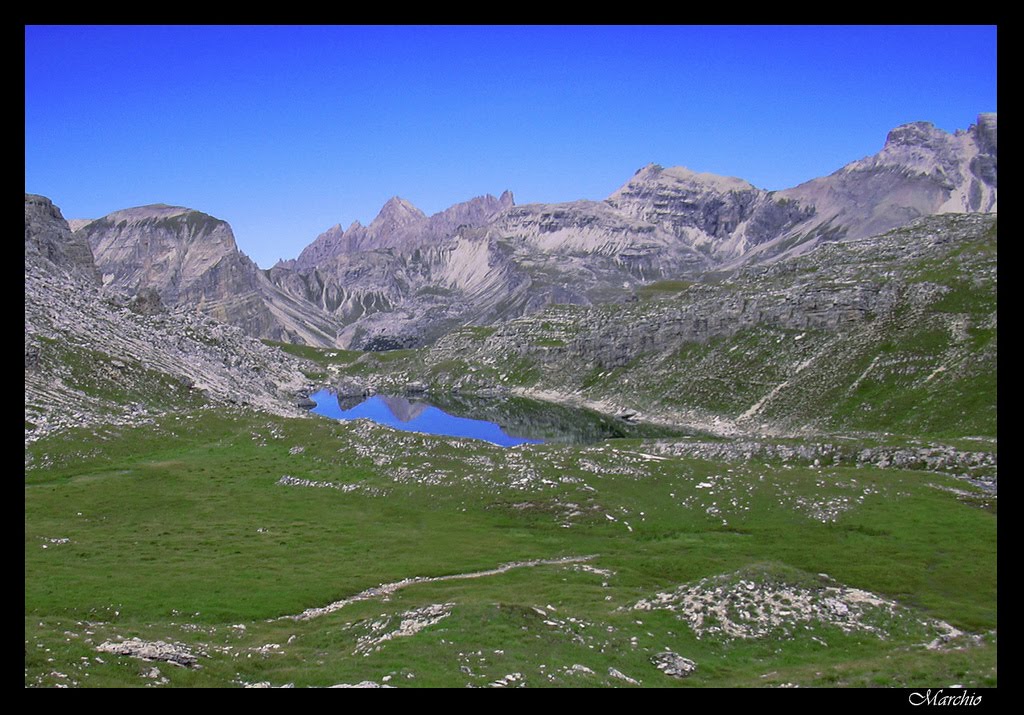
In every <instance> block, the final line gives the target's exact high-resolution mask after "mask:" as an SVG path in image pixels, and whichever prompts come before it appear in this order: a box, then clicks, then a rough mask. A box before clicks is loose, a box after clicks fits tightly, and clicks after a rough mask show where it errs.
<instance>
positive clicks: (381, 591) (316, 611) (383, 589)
mask: <svg viewBox="0 0 1024 715" xmlns="http://www.w3.org/2000/svg"><path fill="white" fill-rule="evenodd" d="M596 557H597V555H596V554H594V555H591V556H564V557H562V558H558V559H534V560H532V561H513V562H511V563H507V564H502V565H501V566H498V567H497V568H493V569H487V570H486V571H470V572H468V573H456V574H449V575H448V576H413V577H411V578H404V579H402V580H401V581H393V582H391V583H384V584H381V585H380V586H375V587H373V588H368V589H366V590H365V591H362V592H360V593H357V594H356V595H354V596H349V597H348V598H343V599H341V600H340V601H335V602H334V603H329V604H327V605H326V606H322V607H320V608H307V609H306V610H305V611H303V612H302V613H300V614H298V615H295V616H280V617H279V618H277V619H276V620H283V619H286V618H290V619H291V620H293V621H308V620H309V619H311V618H316V617H318V616H325V615H327V614H328V613H334V612H335V611H338V610H340V609H342V608H344V607H345V606H347V605H349V604H350V603H356V602H358V601H368V600H370V599H371V598H381V597H386V596H390V595H391V594H393V593H394V592H395V591H398V590H400V589H403V588H405V587H406V586H414V585H416V584H418V583H435V582H438V581H457V580H461V579H467V578H482V577H484V576H496V575H497V574H501V573H505V572H506V571H511V570H512V569H519V568H529V567H533V566H548V565H555V564H572V563H580V562H583V561H590V560H591V559H594V558H596Z"/></svg>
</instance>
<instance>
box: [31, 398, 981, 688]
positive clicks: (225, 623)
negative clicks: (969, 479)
mask: <svg viewBox="0 0 1024 715" xmlns="http://www.w3.org/2000/svg"><path fill="white" fill-rule="evenodd" d="M86 446H87V448H86ZM295 446H302V447H303V451H302V452H301V453H299V454H291V453H290V449H291V448H292V447H295ZM29 450H30V452H31V453H32V457H33V459H32V463H33V464H34V465H37V466H35V467H34V468H32V469H30V470H28V472H27V473H26V483H25V516H26V518H25V600H26V651H27V655H26V684H28V685H53V684H56V683H58V682H60V681H61V679H60V678H58V677H56V676H53V675H52V673H54V672H57V673H63V674H65V675H67V676H68V680H74V681H75V682H76V683H77V684H78V685H97V686H98V685H107V686H143V685H145V684H147V683H152V682H153V681H152V680H151V679H148V678H145V677H142V676H143V675H144V674H145V673H146V672H148V671H149V669H150V668H152V667H153V665H154V664H153V663H145V662H143V661H140V660H136V659H133V658H130V657H127V656H113V655H109V654H99V653H97V652H96V651H95V646H96V645H98V644H99V643H101V642H103V641H104V640H107V639H117V638H126V637H131V636H138V637H141V638H144V639H146V640H165V641H176V642H182V643H187V644H192V647H193V648H195V649H197V650H201V651H203V652H205V653H207V656H206V657H203V658H201V662H202V665H203V668H202V669H201V670H194V669H181V668H174V667H173V666H167V665H164V664H159V663H157V664H156V665H158V666H159V669H160V671H161V673H162V674H163V676H165V677H167V678H169V680H170V683H168V685H172V686H207V685H231V684H232V683H237V682H238V681H241V680H244V681H247V682H255V681H258V680H269V681H270V682H272V683H273V684H275V685H281V684H284V683H289V682H290V683H294V684H295V685H296V686H297V687H302V686H306V685H321V686H322V685H330V684H334V683H338V682H358V681H359V680H364V679H372V680H376V681H378V682H379V681H380V680H381V678H383V677H385V676H388V675H390V676H391V682H392V684H396V685H399V686H405V687H415V686H420V687H422V686H451V687H462V686H465V685H466V684H474V685H486V684H487V683H488V682H492V681H494V680H497V679H499V678H502V677H504V676H506V675H508V674H509V673H515V672H518V673H521V675H522V678H523V679H524V680H525V681H526V683H527V685H529V686H531V687H544V686H568V685H591V686H606V685H625V683H624V682H622V681H618V680H615V679H614V678H611V677H610V676H609V674H608V670H609V668H616V669H617V670H619V671H621V672H623V673H626V674H627V675H629V676H631V677H634V678H637V679H638V680H641V681H642V684H643V685H644V686H651V685H653V686H673V685H686V686H737V685H740V686H751V685H753V686H759V685H765V684H770V683H781V682H799V683H801V684H805V685H832V684H848V685H900V686H914V687H923V686H926V685H927V686H933V685H943V684H948V683H949V682H954V681H956V682H961V681H966V683H967V684H968V685H985V684H994V683H995V664H994V663H995V661H994V658H995V656H994V644H993V643H992V641H993V639H994V636H992V635H991V634H990V632H991V631H993V630H994V629H995V628H996V605H995V600H996V599H995V596H996V578H995V553H996V549H995V524H996V516H995V513H994V511H992V510H988V509H986V508H979V503H980V502H981V501H984V500H983V499H981V498H980V497H979V498H978V500H964V499H961V498H957V497H956V496H955V495H953V494H951V493H949V492H946V491H942V490H939V489H936V488H934V487H932V486H930V484H940V485H943V484H945V485H956V486H957V487H958V488H961V489H962V488H964V485H963V484H962V483H958V482H955V481H954V480H950V479H946V478H943V477H940V476H937V475H935V474H930V473H917V472H901V471H892V470H888V471H886V470H877V469H872V468H860V469H856V468H852V467H826V468H823V469H821V470H819V469H814V468H812V467H809V466H794V465H782V464H771V463H763V462H758V461H757V460H753V461H750V462H743V463H736V464H720V463H715V462H708V461H703V460H695V459H683V458H670V459H665V460H649V459H645V458H642V457H638V456H636V455H637V453H643V452H644V451H645V447H644V445H643V444H642V443H641V442H639V441H636V440H625V441H617V442H614V443H604V444H600V445H592V446H555V445H540V446H536V447H530V448H521V449H516V450H502V449H499V448H496V447H488V446H478V447H476V448H473V449H469V448H467V446H466V445H464V444H461V445H460V444H459V443H457V442H451V441H448V440H445V439H441V438H428V437H420V436H417V435H410V434H406V435H398V434H396V433H393V432H391V431H389V430H387V429H385V428H374V427H363V426H359V425H352V424H337V423H333V422H331V421H329V420H325V419H295V420H285V419H280V418H272V417H266V416H251V415H247V414H246V413H244V412H240V411H236V412H232V413H229V414H218V413H215V412H212V411H203V412H199V413H195V414H194V415H193V416H188V417H186V416H184V415H179V416H178V417H177V418H175V417H169V418H166V419H165V420H163V421H162V422H161V423H160V424H158V425H156V426H152V427H146V428H111V429H107V430H103V431H100V430H95V431H89V430H83V431H79V432H69V433H64V434H62V435H57V436H54V437H50V438H46V439H43V440H40V441H39V442H37V443H35V444H33V445H32V446H31V447H30V448H29ZM284 474H288V475H291V476H294V477H298V478H305V479H313V480H322V481H330V482H333V483H336V484H356V485H360V487H361V488H360V489H359V490H356V491H350V492H344V491H341V490H337V489H315V488H301V487H284V486H279V485H277V484H276V482H277V480H278V479H279V478H280V477H281V476H282V475H284ZM527 477H528V479H527V481H525V482H524V481H522V480H523V479H524V478H527ZM706 484H712V485H713V486H712V487H704V486H700V485H706ZM843 498H846V499H848V500H850V502H851V504H852V505H851V507H850V508H849V509H846V510H845V511H842V512H841V513H840V514H839V515H838V516H837V517H836V518H835V520H834V521H828V522H825V523H823V522H822V521H820V520H819V519H816V518H814V516H813V514H812V512H813V504H815V503H824V504H828V503H838V501H837V500H841V499H843ZM715 505H717V508H718V509H720V512H717V513H716V512H715V511H714V509H710V508H711V507H714V506H715ZM809 505H811V506H809ZM709 509H710V510H709ZM573 511H576V512H579V513H578V514H577V515H575V516H572V517H568V516H567V514H568V513H570V512H573ZM608 516H611V517H614V520H613V519H609V518H608ZM567 519H568V521H567ZM723 520H725V522H726V523H723ZM565 523H568V524H570V526H569V527H568V528H566V527H565V526H563V524H565ZM627 524H628V527H627ZM630 529H631V530H630ZM65 538H66V539H70V541H69V542H67V543H56V542H52V541H49V540H50V539H65ZM44 545H45V546H47V548H45V549H44V548H42V547H43V546H44ZM586 555H594V557H595V558H594V559H593V560H592V561H591V562H589V565H590V566H593V567H596V568H601V569H610V570H612V571H614V574H611V575H603V574H597V573H592V572H588V571H586V570H580V569H574V568H572V567H568V566H553V565H549V566H537V567H533V568H521V569H517V570H512V571H509V572H507V573H503V574H499V575H494V576H487V577H483V578H477V579H463V580H452V581H444V582H436V583H422V584H418V585H412V586H409V587H407V588H405V589H403V590H400V591H397V592H395V593H394V594H393V595H392V596H391V598H390V599H388V600H386V601H385V600H381V599H370V600H366V601H362V602H358V603H353V604H351V605H350V606H347V607H346V608H344V609H342V610H340V611H338V612H336V613H333V614H331V615H328V616H323V617H321V618H319V619H315V620H312V621H308V622H295V621H291V620H274V621H268V620H267V619H272V618H276V617H279V616H282V615H286V614H294V613H299V612H301V611H302V610H303V609H305V608H308V607H311V606H322V605H325V604H327V603H330V602H331V601H334V600H336V599H339V598H342V597H345V596H351V595H354V594H356V593H358V592H360V591H362V590H364V589H367V588H369V587H372V586H375V585H377V584H380V583H385V582H391V581H397V580H399V579H403V578H408V577H411V576H443V575H450V574H458V573H464V572H472V571H479V570H485V569H490V568H494V567H496V566H498V565H500V564H502V563H507V562H510V561H514V560H521V559H538V558H553V557H559V556H586ZM744 569H746V570H747V573H749V572H750V571H749V570H750V569H755V570H756V569H761V570H762V571H761V572H762V573H764V574H765V577H766V578H769V577H770V578H783V579H785V580H788V581H790V582H794V583H807V582H808V579H810V580H811V581H813V580H814V579H815V578H817V577H816V576H815V575H816V574H818V573H827V574H829V575H830V576H831V577H832V578H834V579H835V580H836V581H837V582H840V583H844V584H849V585H851V586H855V587H857V588H862V589H866V590H869V591H872V592H874V593H877V594H880V595H883V596H885V597H886V598H890V599H895V600H897V601H898V602H899V603H901V604H902V605H903V606H905V607H906V608H908V609H910V611H909V612H911V613H913V614H917V615H919V616H920V617H921V618H941V619H943V620H946V621H948V622H950V623H951V624H953V625H955V626H956V627H958V628H961V629H964V630H966V631H969V632H971V633H976V634H981V635H982V636H983V641H984V643H983V644H982V645H978V646H973V647H970V648H966V649H963V650H960V651H955V652H948V653H946V652H936V653H933V652H929V651H924V650H923V649H921V648H920V647H919V646H918V645H916V644H919V643H920V642H922V639H923V638H924V637H925V635H926V634H924V633H923V632H922V631H921V629H920V628H918V627H916V626H913V625H908V626H907V627H906V628H897V629H896V630H894V631H893V633H892V635H891V637H890V638H888V639H886V640H881V639H879V638H877V637H875V636H874V635H870V634H865V633H852V634H844V633H842V632H840V631H838V629H836V628H835V627H832V626H825V625H813V624H812V625H813V627H812V628H811V629H810V630H808V631H800V632H799V633H797V634H795V635H794V636H793V637H792V638H781V637H772V638H769V639H761V640H753V641H732V642H723V641H720V640H716V639H699V638H697V637H696V636H695V634H694V633H693V632H692V631H691V630H690V628H689V627H688V626H687V624H686V623H685V622H684V621H682V620H680V619H678V618H677V617H676V616H675V615H674V614H672V613H669V612H665V611H651V612H640V611H632V610H628V607H629V606H630V605H631V604H633V603H635V602H636V601H637V600H639V599H640V598H650V597H651V596H652V595H653V594H654V593H656V592H658V591H660V590H665V589H671V588H674V587H675V586H678V585H680V584H684V583H692V582H694V581H696V580H699V579H701V578H705V577H710V576H716V575H720V574H729V573H732V572H736V571H739V570H744ZM439 603H447V604H452V605H451V607H450V608H451V611H450V615H449V616H448V617H446V618H445V619H443V620H441V621H440V622H438V623H437V624H436V625H434V626H430V627H428V628H426V629H425V630H423V631H421V632H420V633H418V634H417V635H415V636H412V637H407V638H393V639H391V640H386V641H382V642H380V643H379V644H378V645H379V646H380V647H379V650H371V651H370V652H369V654H368V655H362V654H358V655H354V654H353V653H354V650H355V649H356V647H357V645H358V644H359V643H360V642H361V641H360V640H359V639H360V637H365V636H366V635H368V634H371V632H373V630H374V628H375V626H374V624H375V623H376V624H378V625H379V624H380V623H385V622H390V623H392V625H391V626H390V627H389V628H391V629H392V630H393V629H394V627H396V626H397V623H398V621H399V620H400V618H399V616H400V614H401V613H403V612H405V611H408V610H410V609H413V608H417V607H420V606H424V605H427V604H439ZM549 606H550V607H551V608H550V609H549V608H548V607H549ZM538 608H539V609H541V610H544V611H545V612H546V613H547V614H548V615H547V616H541V615H539V614H538V612H537V611H536V610H535V609H538ZM623 608H625V609H626V610H623ZM545 620H547V621H549V622H550V623H545V622H544V621H545ZM636 621H641V622H642V623H640V624H638V623H636ZM239 624H241V625H245V626H246V628H245V629H244V630H242V629H238V628H234V627H233V626H236V625H239ZM551 624H554V625H551ZM385 630H386V629H385ZM648 633H650V634H651V635H648ZM811 636H815V637H818V638H820V639H822V640H824V641H826V642H827V643H828V647H827V648H826V647H823V646H821V645H820V643H818V642H817V641H815V640H813V639H812V638H811ZM633 638H636V639H637V640H636V641H635V645H634V641H632V640H631V639H633ZM289 639H291V642H289ZM90 641H91V642H90ZM268 643H273V644H278V645H279V648H278V649H275V650H277V651H280V653H279V654H278V653H271V654H264V653H259V652H258V651H256V650H255V649H256V648H258V647H260V646H265V645H266V644H268ZM665 647H670V648H671V649H672V650H674V651H675V652H678V653H680V654H681V655H684V656H685V657H689V658H692V659H694V660H696V661H697V662H698V664H699V670H698V672H697V673H696V674H695V675H694V676H692V677H691V678H689V679H687V680H685V681H676V680H673V679H670V678H668V677H667V676H664V675H663V674H662V673H660V672H659V671H657V670H656V669H655V668H654V666H653V665H652V663H651V662H650V657H651V656H652V655H653V654H654V653H656V652H658V651H660V650H662V649H663V648H665ZM47 649H49V650H47ZM218 649H219V650H218ZM225 649H226V650H225ZM97 656H100V657H101V660H103V661H104V662H103V663H99V662H96V661H95V658H96V657H97ZM49 658H53V660H52V661H50V660H48V659H49ZM83 658H84V659H86V660H83ZM85 662H88V663H89V664H88V665H83V663H85ZM574 663H579V664H582V665H585V666H587V667H588V668H590V669H591V670H592V671H593V674H587V673H575V674H573V673H569V672H566V668H568V667H569V666H571V665H573V664H574ZM542 665H543V666H544V667H543V668H542V667H541V666H542ZM464 668H467V669H468V672H467V671H466V670H464ZM409 674H412V675H413V677H412V678H409V677H407V676H408V675H409ZM765 674H771V675H768V676H767V677H762V676H764V675H765ZM950 678H952V680H951V679H950Z"/></svg>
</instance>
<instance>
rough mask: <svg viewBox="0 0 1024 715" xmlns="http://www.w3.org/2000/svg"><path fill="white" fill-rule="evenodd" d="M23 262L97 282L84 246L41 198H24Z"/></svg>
mask: <svg viewBox="0 0 1024 715" xmlns="http://www.w3.org/2000/svg"><path fill="white" fill-rule="evenodd" d="M25 261H26V263H29V262H31V263H35V264H39V263H40V262H42V263H45V264H49V265H50V266H51V267H55V268H57V269H60V270H62V271H68V272H71V273H75V274H77V275H80V276H83V277H84V278H86V279H87V280H89V281H90V282H95V283H98V282H99V273H98V272H97V271H96V264H95V262H94V261H93V255H92V250H91V249H90V248H89V244H88V242H87V241H85V240H84V239H82V238H81V237H80V236H76V235H74V234H72V232H71V229H70V228H69V227H68V224H67V222H66V221H65V220H64V217H63V216H62V215H61V212H60V209H59V208H57V207H56V206H54V205H53V202H52V201H50V199H48V198H46V197H45V196H37V195H35V194H25Z"/></svg>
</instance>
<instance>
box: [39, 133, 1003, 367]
mask: <svg viewBox="0 0 1024 715" xmlns="http://www.w3.org/2000/svg"><path fill="white" fill-rule="evenodd" d="M996 138H997V126H996V115H995V114H981V115H979V117H978V120H977V123H976V124H974V125H972V126H971V127H970V128H968V129H967V130H960V131H957V132H955V133H953V134H950V133H947V132H945V131H942V130H941V129H938V128H936V127H935V126H933V125H932V124H930V123H927V122H914V123H911V124H906V125H903V126H900V127H897V128H895V129H893V130H892V131H891V132H890V133H889V135H888V137H887V138H886V141H885V145H884V146H883V147H882V149H881V150H880V151H879V152H878V153H877V154H875V155H873V156H869V157H866V158H863V159H860V160H857V161H854V162H852V163H850V164H848V165H846V166H844V167H842V168H841V169H839V170H838V171H836V172H834V173H832V174H830V175H828V176H825V177H820V178H817V179H813V180H811V181H808V182H806V183H803V184H801V185H799V186H796V187H793V188H790V189H785V190H782V191H765V190H763V189H759V188H757V187H755V186H753V185H752V184H750V183H749V182H747V181H744V180H742V179H739V178H733V177H725V176H718V175H713V174H705V173H698V172H694V171H691V170H689V169H686V168H684V167H671V168H663V167H661V166H659V165H656V164H649V165H647V166H644V167H642V168H641V169H639V170H638V171H637V172H636V173H635V174H634V176H633V177H631V178H630V179H629V180H628V181H626V182H625V183H624V184H623V185H622V187H621V188H619V189H618V190H617V191H615V192H614V193H612V194H611V196H609V197H608V198H606V199H605V200H602V201H589V200H580V201H572V202H566V203H558V204H526V205H516V204H515V202H514V199H513V196H512V194H511V192H509V191H506V192H504V193H503V194H501V196H500V197H497V198H496V197H494V196H491V195H485V196H479V197H476V198H474V199H471V200H469V201H466V202H463V203H460V204H456V205H454V206H452V207H450V208H448V209H445V210H444V211H441V212H439V213H436V214H434V215H432V216H427V215H426V214H424V213H423V212H422V211H421V210H419V209H418V208H416V207H415V206H413V205H412V204H411V203H409V202H408V201H406V200H404V199H401V198H399V197H397V196H396V197H393V198H391V199H390V200H388V202H387V203H386V204H385V205H384V206H383V207H382V209H381V211H380V213H379V214H378V215H377V217H376V218H374V219H373V221H371V222H370V224H369V225H366V226H363V225H362V224H360V223H359V222H355V223H353V224H352V225H350V226H349V227H348V228H347V229H343V228H342V227H341V226H340V225H336V226H333V227H331V228H328V229H327V230H326V231H324V232H323V233H322V234H320V235H319V236H318V237H316V238H315V239H314V240H313V241H312V242H311V243H310V244H309V245H308V246H307V247H306V248H305V249H303V250H302V252H301V253H300V254H299V256H298V257H297V258H295V259H292V260H288V261H280V262H278V263H277V264H276V265H275V266H273V267H272V268H270V269H266V270H262V269H260V268H259V267H258V266H256V264H255V263H254V262H253V261H252V260H250V259H249V258H248V257H247V256H245V255H244V254H243V253H242V252H241V251H240V250H239V249H238V246H237V244H236V242H235V238H234V235H233V233H232V230H231V227H230V226H229V225H228V224H227V223H226V222H225V221H222V220H220V219H216V218H214V217H212V216H209V215H207V214H205V213H202V212H200V211H196V210H193V209H188V208H183V207H174V206H167V205H163V204H157V205H150V206H143V207H138V208H131V209H125V210H121V211H115V212H114V213H111V214H108V215H107V216H104V217H102V218H99V219H95V220H84V219H75V220H72V221H71V222H69V225H70V226H71V227H73V228H74V231H73V237H74V242H75V243H74V245H75V246H77V248H75V249H73V252H75V251H77V252H78V254H81V253H82V250H81V248H82V246H83V245H87V246H88V247H89V249H90V250H91V252H92V254H93V256H94V258H95V265H96V269H97V271H98V274H99V279H100V281H101V283H102V284H103V285H104V286H108V287H113V288H118V289H123V290H126V291H128V292H130V293H138V292H139V291H142V290H144V289H153V290H155V291H156V292H157V293H158V294H159V297H160V299H161V300H162V301H163V303H165V304H166V305H169V306H183V307H188V308H192V309H195V310H198V311H199V312H201V313H203V314H205V315H208V316H210V317H212V318H215V319H217V320H219V321H222V322H226V323H229V324H231V325H235V326H238V327H239V328H241V329H242V330H243V331H244V332H246V333H247V334H249V335H251V336H254V337H261V338H269V339H273V340H280V341H286V342H292V343H299V344H307V345H313V346H320V347H340V348H356V349H364V350H388V349H394V348H403V347H416V346H420V345H424V344H429V343H432V342H433V341H434V340H436V339H437V338H439V337H440V336H442V335H444V334H446V333H448V332H449V331H451V330H452V329H454V328H456V327H459V326H462V325H484V324H489V323H492V322H494V321H496V320H502V319H509V318H515V317H518V316H521V315H529V314H533V313H536V312H538V311H539V310H541V309H543V308H544V307H546V306H548V305H552V304H576V305H596V304H603V303H621V302H627V301H629V300H632V299H635V296H636V293H637V290H638V289H640V288H642V287H643V286H644V285H646V284H649V283H651V282H654V281H659V280H665V279H676V280H679V279H687V280H695V279H709V278H711V277H713V276H721V275H723V274H729V273H730V272H735V271H736V270H739V269H740V268H742V267H744V266H751V265H757V264H766V263H771V262H774V261H777V260H779V259H781V258H785V257H788V256H794V255H800V254H802V253H805V252H807V251H810V250H811V249H813V248H814V247H816V246H818V245H819V244H822V243H827V242H835V241H844V240H852V239H857V238H861V237H865V236H870V235H874V234H878V233H881V232H883V231H885V230H888V229H891V228H895V227H898V226H902V225H905V224H906V223H908V222H910V221H911V220H913V219H915V218H918V217H921V216H927V215H932V214H938V213H945V212H982V213H988V212H995V211H997V141H996ZM39 250H46V249H45V247H40V249H39Z"/></svg>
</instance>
